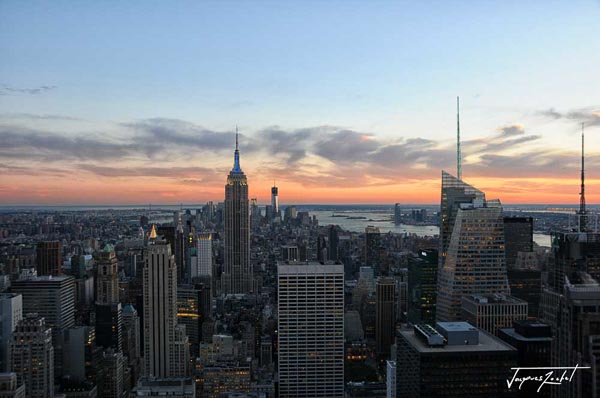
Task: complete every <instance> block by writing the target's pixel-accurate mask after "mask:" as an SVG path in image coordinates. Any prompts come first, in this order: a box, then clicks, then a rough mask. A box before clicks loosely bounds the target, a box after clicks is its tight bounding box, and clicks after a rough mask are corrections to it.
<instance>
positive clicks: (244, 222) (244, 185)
mask: <svg viewBox="0 0 600 398" xmlns="http://www.w3.org/2000/svg"><path fill="white" fill-rule="evenodd" d="M237 137H238V136H237V131H236V139H235V153H234V163H233V168H232V169H231V171H230V172H229V176H228V177H227V184H226V185H225V237H224V243H225V250H224V257H225V259H224V269H223V275H222V277H221V278H222V281H221V285H222V290H223V293H225V294H229V293H234V294H237V293H250V292H252V290H253V279H252V268H251V267H250V228H249V223H250V214H249V203H248V180H247V178H246V175H245V174H244V172H243V171H242V169H241V167H240V151H239V149H238V138H237Z"/></svg>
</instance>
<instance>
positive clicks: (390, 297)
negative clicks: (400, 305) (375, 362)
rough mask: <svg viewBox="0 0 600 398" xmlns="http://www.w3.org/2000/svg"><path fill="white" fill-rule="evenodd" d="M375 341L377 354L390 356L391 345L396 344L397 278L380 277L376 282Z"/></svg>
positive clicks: (385, 356)
mask: <svg viewBox="0 0 600 398" xmlns="http://www.w3.org/2000/svg"><path fill="white" fill-rule="evenodd" d="M375 293H376V300H377V301H376V304H375V309H376V312H375V342H376V345H377V354H378V355H379V356H381V357H384V358H386V359H387V358H389V357H390V347H391V346H392V344H394V337H395V335H396V311H395V308H394V307H395V300H396V280H395V279H394V278H379V279H378V280H377V283H376V284H375Z"/></svg>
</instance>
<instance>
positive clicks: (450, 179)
mask: <svg viewBox="0 0 600 398" xmlns="http://www.w3.org/2000/svg"><path fill="white" fill-rule="evenodd" d="M483 201H485V194H484V193H483V192H481V191H480V190H478V189H477V188H474V187H472V186H471V185H469V184H466V183H465V182H463V181H462V180H460V179H458V178H456V177H454V176H453V175H451V174H449V173H447V172H445V171H442V198H441V203H440V250H439V254H440V255H439V258H438V261H439V267H438V269H441V268H442V266H443V265H444V262H445V261H446V257H447V254H448V253H447V250H448V246H449V245H450V238H451V235H452V231H453V230H454V223H455V220H456V215H457V213H458V210H459V208H460V207H461V204H476V205H480V204H482V203H483Z"/></svg>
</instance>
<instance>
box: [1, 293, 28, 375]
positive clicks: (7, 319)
mask: <svg viewBox="0 0 600 398" xmlns="http://www.w3.org/2000/svg"><path fill="white" fill-rule="evenodd" d="M21 319H23V296H21V295H20V294H16V293H0V372H8V371H9V363H10V358H9V356H8V353H9V344H10V342H11V341H12V334H13V332H14V331H15V329H16V328H17V324H18V323H19V321H20V320H21Z"/></svg>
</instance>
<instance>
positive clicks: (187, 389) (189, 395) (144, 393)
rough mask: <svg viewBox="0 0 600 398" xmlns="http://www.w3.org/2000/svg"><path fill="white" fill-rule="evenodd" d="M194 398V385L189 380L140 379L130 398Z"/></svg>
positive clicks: (192, 381)
mask: <svg viewBox="0 0 600 398" xmlns="http://www.w3.org/2000/svg"><path fill="white" fill-rule="evenodd" d="M157 396H158V397H162V396H168V397H169V398H195V397H196V383H194V380H193V379H191V378H163V379H160V378H148V377H142V378H140V380H139V382H138V383H137V385H136V387H135V389H134V390H133V391H132V393H131V397H157Z"/></svg>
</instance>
